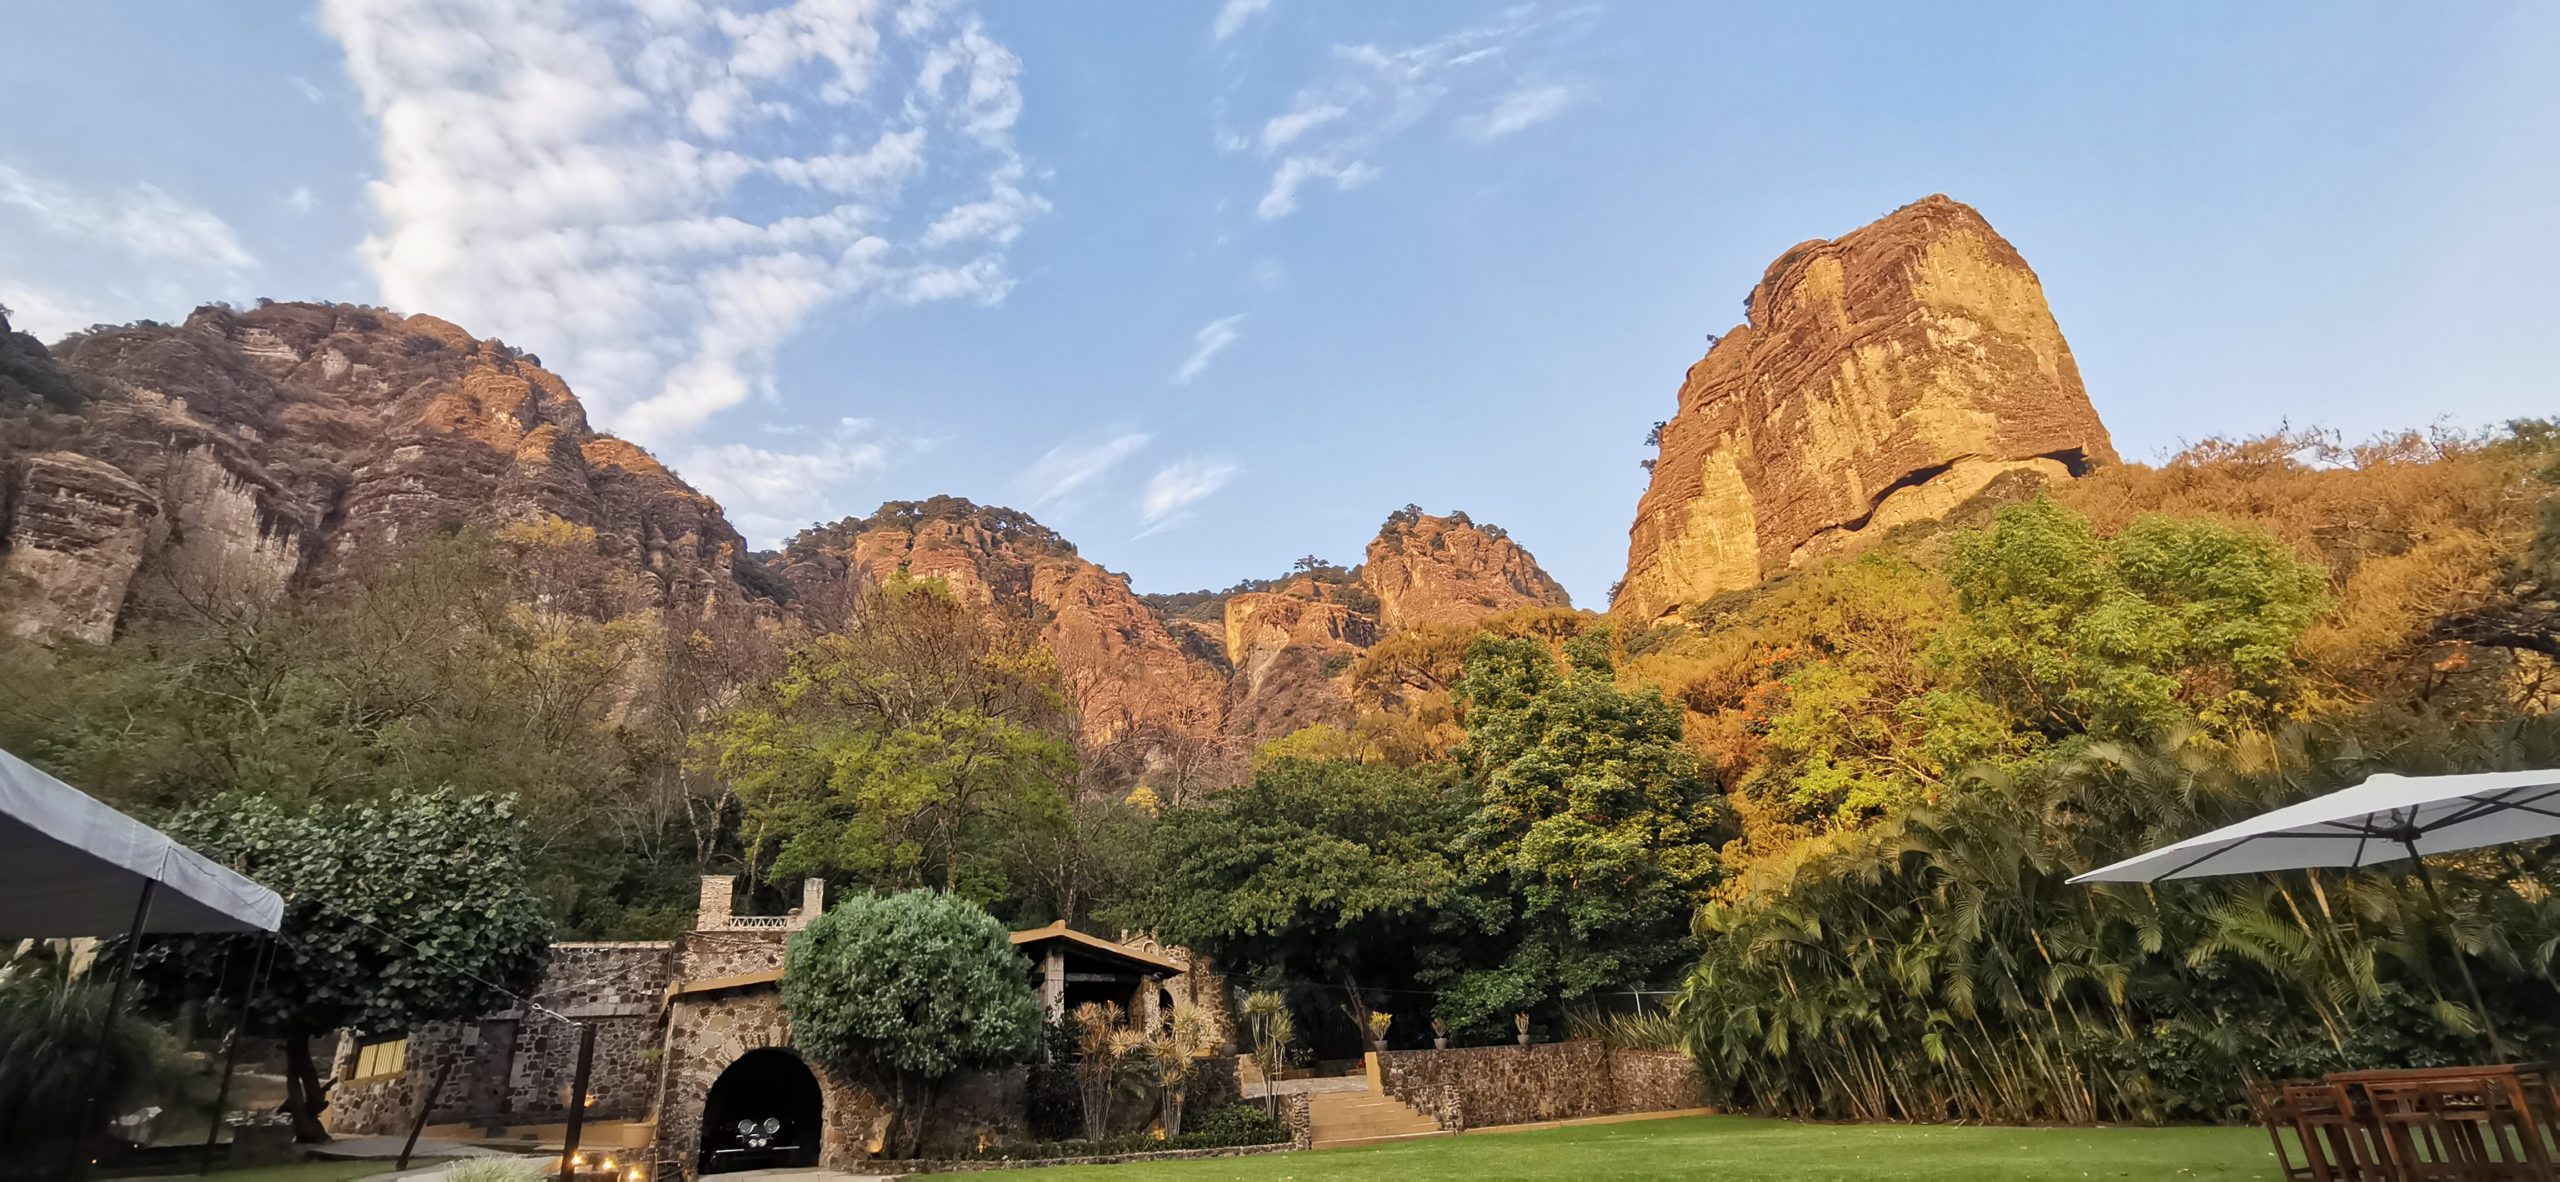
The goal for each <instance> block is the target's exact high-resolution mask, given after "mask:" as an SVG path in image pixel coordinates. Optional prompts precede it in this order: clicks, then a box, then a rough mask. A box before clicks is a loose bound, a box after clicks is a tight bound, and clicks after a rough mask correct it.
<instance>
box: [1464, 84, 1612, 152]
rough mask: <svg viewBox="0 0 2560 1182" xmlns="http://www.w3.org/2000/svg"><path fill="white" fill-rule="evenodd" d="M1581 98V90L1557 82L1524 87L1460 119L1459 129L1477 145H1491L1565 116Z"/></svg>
mask: <svg viewBox="0 0 2560 1182" xmlns="http://www.w3.org/2000/svg"><path fill="white" fill-rule="evenodd" d="M1581 97H1582V95H1581V92H1580V91H1577V90H1575V89H1574V88H1573V87H1570V86H1566V85H1564V84H1563V83H1559V82H1548V83H1542V84H1538V85H1534V86H1523V87H1521V88H1520V89H1518V90H1515V91H1512V92H1511V93H1509V94H1506V95H1504V96H1502V99H1501V101H1499V102H1496V103H1494V104H1493V106H1491V107H1489V108H1487V109H1485V110H1483V111H1479V112H1477V113H1476V114H1473V115H1469V116H1467V117H1466V118H1464V119H1461V120H1459V121H1458V130H1459V131H1460V132H1462V133H1464V134H1465V135H1466V137H1467V138H1468V139H1471V140H1474V141H1476V142H1477V143H1480V144H1481V143H1490V142H1492V141H1494V140H1498V139H1501V138H1502V137H1504V136H1506V135H1510V134H1511V133H1513V132H1516V131H1523V130H1526V129H1528V128H1532V127H1536V126H1537V125H1539V124H1541V123H1544V122H1546V121H1548V120H1550V119H1553V118H1555V117H1556V116H1558V115H1561V114H1564V111H1565V108H1567V107H1570V106H1572V105H1573V104H1574V102H1575V101H1576V100H1578V99H1580V98H1581Z"/></svg>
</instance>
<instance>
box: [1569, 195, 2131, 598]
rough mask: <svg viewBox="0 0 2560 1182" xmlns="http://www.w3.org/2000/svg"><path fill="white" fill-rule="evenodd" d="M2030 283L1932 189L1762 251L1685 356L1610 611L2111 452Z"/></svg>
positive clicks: (1719, 584) (1959, 209)
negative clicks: (1712, 338)
mask: <svg viewBox="0 0 2560 1182" xmlns="http://www.w3.org/2000/svg"><path fill="white" fill-rule="evenodd" d="M2115 458H2116V455H2115V449H2114V447H2113V445H2112V444H2110V443H2109V442H2108V439H2107V431H2106V427H2105V426H2104V425H2102V424H2101V423H2099V421H2098V415H2097V411H2096V410H2095V409H2093V408H2092V407H2091V406H2090V405H2089V397H2088V394H2087V393H2086V392H2085V391H2084V390H2082V389H2081V385H2080V370H2079V367H2078V366H2077V365H2076V364H2074V363H2073V361H2072V359H2071V347H2070V346H2069V345H2068V344H2066V343H2064V341H2063V339H2062V330H2061V328H2060V327H2059V326H2057V325H2056V324H2055V323H2054V320H2053V313H2052V311H2051V310H2050V309H2048V308H2047V307H2046V306H2045V300H2044V288H2043V286H2042V285H2041V284H2040V283H2038V281H2037V279H2036V275H2035V272H2034V271H2033V270H2031V269H2029V268H2028V266H2027V263H2026V260H2025V259H2023V258H2020V257H2019V255H2018V252H2017V250H2016V249H2015V248H2013V247H2011V246H2010V245H2009V243H2008V241H2007V240H2005V239H2003V238H2001V237H2000V235H1999V234H1998V233H1997V232H1996V231H1994V230H1993V229H1992V228H1991V225H1990V223H1988V222H1986V221H1984V220H1983V218H1982V215H1981V214H1979V213H1976V212H1974V210H1973V209H1972V208H1971V207H1969V206H1966V205H1964V204H1962V203H1960V202H1956V201H1953V200H1950V199H1948V198H1946V197H1944V196H1931V197H1926V198H1923V199H1921V200H1919V201H1916V202H1913V203H1912V204H1910V205H1907V206H1904V207H1903V208H1901V209H1899V210H1896V211H1894V212H1893V213H1892V214H1890V215H1887V216H1886V217H1884V218H1882V219H1880V220H1878V221H1876V222H1874V223H1872V224H1870V225H1868V226H1865V227H1863V228H1861V229H1858V230H1856V231H1853V232H1851V233H1849V234H1847V235H1844V236H1842V237H1841V238H1839V239H1837V240H1835V241H1828V242H1826V241H1822V240H1819V239H1816V240H1814V241H1811V242H1805V243H1802V244H1799V245H1797V246H1795V247H1793V248H1792V249H1789V250H1788V251H1787V252H1786V253H1785V254H1782V255H1780V256H1778V260H1777V261H1776V262H1775V263H1772V264H1771V265H1770V266H1769V269H1768V272H1767V273H1766V274H1765V275H1763V276H1762V277H1761V280H1760V283H1759V286H1757V287H1755V288H1753V289H1752V292H1751V299H1750V302H1749V305H1748V322H1747V323H1745V324H1743V325H1742V326H1740V327H1738V328H1735V329H1734V330H1733V331H1732V332H1730V333H1728V334H1726V335H1725V336H1724V337H1723V338H1722V339H1721V340H1719V341H1717V342H1716V343H1715V345H1714V347H1712V348H1710V349H1709V350H1708V351H1707V355H1706V357H1705V358H1704V359H1703V360H1700V361H1699V362H1698V363H1697V364H1696V365H1693V366H1691V367H1690V368H1689V374H1688V380H1687V381H1685V382H1684V383H1683V384H1682V385H1681V387H1680V399H1679V409H1678V411H1677V413H1675V414H1674V415H1673V416H1672V417H1671V419H1670V420H1669V421H1668V422H1667V423H1665V425H1664V426H1663V428H1662V440H1661V453H1660V455H1659V457H1658V458H1657V460H1656V462H1655V465H1654V469H1653V481H1652V484H1651V485H1650V486H1648V487H1647V488H1646V489H1645V493H1644V498H1643V500H1642V501H1641V502H1639V503H1638V505H1637V508H1636V520H1635V525H1634V527H1633V528H1632V529H1630V530H1629V531H1628V545H1627V574H1626V578H1625V580H1624V581H1623V582H1622V583H1621V584H1620V585H1619V588H1618V590H1617V592H1616V595H1615V597H1614V600H1613V602H1612V603H1611V609H1612V610H1613V611H1616V612H1619V613H1622V614H1625V615H1627V616H1630V617H1633V618H1636V619H1642V620H1652V619H1657V618H1660V617H1661V616H1663V615H1665V614H1668V613H1670V612H1672V611H1674V610H1676V609H1677V608H1679V607H1680V606H1681V605H1683V604H1690V603H1697V602H1699V601H1702V600H1705V599H1707V598H1709V597H1711V596H1713V595H1715V594H1716V593H1718V592H1721V591H1727V590H1732V589H1735V588H1741V587H1749V586H1752V585H1754V584H1757V583H1758V582H1760V581H1761V580H1762V579H1764V578H1767V577H1768V576H1770V575H1773V574H1776V573H1778V572H1781V571H1784V570H1787V569H1789V568H1790V567H1794V566H1797V565H1800V564H1802V563H1805V562H1808V561H1811V560H1814V559H1817V558H1821V557H1823V556H1826V555H1830V554H1835V553H1840V552H1844V551H1847V550H1850V549H1854V548H1855V547H1857V546H1858V545H1860V544H1861V543H1862V542H1864V541H1866V540H1869V539H1872V538H1874V537H1877V536H1880V535H1882V534H1883V533H1884V532H1885V531H1886V530H1888V529H1890V528H1892V527H1893V526H1895V525H1899V524H1902V523H1905V522H1911V521H1919V520H1926V519H1930V518H1934V517H1936V516H1938V515H1940V514H1943V513H1944V512H1946V511H1947V510H1948V509H1951V508H1953V507H1954V506H1956V505H1957V504H1959V503H1961V502H1963V501H1964V500H1965V499H1966V498H1967V497H1969V496H1971V495H1973V494H1974V493H1975V492H1977V491H1980V490H1981V489H1982V488H1983V487H1984V486H1985V485H1987V484H1989V483H1990V482H1991V481H1992V480H1993V479H1995V478H1997V477H1999V476H2001V475H2002V474H2003V473H2008V472H2017V471H2026V472H2032V473H2037V474H2040V475H2042V476H2044V477H2046V478H2050V479H2057V480H2059V479H2068V478H2070V477H2073V476H2077V475H2079V474H2081V473H2082V472H2085V471H2087V470H2088V469H2089V467H2090V466H2092V465H2094V464H2102V463H2112V462H2114V461H2115Z"/></svg>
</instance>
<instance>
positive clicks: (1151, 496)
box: [1138, 456, 1244, 538]
mask: <svg viewBox="0 0 2560 1182" xmlns="http://www.w3.org/2000/svg"><path fill="white" fill-rule="evenodd" d="M1242 471H1244V469H1242V468H1240V467H1238V466H1236V465H1235V464H1231V463H1228V462H1227V461H1225V460H1214V459H1204V458H1201V457H1197V456H1195V457H1192V458H1189V459H1185V460H1181V461H1178V462H1176V463H1174V464H1171V465H1169V466H1167V467H1166V468H1164V469H1163V470H1162V471H1159V472H1157V473H1156V474H1155V476H1154V477H1153V478H1151V479H1149V480H1148V481H1147V490H1146V492H1145V493H1144V494H1143V495H1141V496H1140V497H1139V498H1138V521H1139V523H1140V524H1141V525H1143V526H1145V527H1146V528H1144V529H1141V530H1139V531H1138V536H1139V537H1141V538H1143V537H1146V536H1147V535H1148V534H1154V533H1162V532H1163V531H1165V530H1168V529H1171V528H1173V527H1174V526H1177V525H1180V524H1182V523H1183V522H1185V521H1189V520H1190V519H1191V517H1192V508H1191V507H1192V506H1193V505H1196V504H1199V503H1200V502H1201V501H1203V500H1206V499H1208V497H1209V495H1210V494H1211V493H1214V492H1217V491H1218V490H1219V489H1222V488H1225V487H1226V486H1227V482H1228V481H1230V480H1233V479H1235V478H1236V474H1237V473H1239V472H1242Z"/></svg>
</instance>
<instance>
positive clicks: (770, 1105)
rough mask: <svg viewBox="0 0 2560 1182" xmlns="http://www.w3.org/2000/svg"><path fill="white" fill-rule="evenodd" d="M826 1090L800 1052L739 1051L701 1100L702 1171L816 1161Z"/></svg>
mask: <svg viewBox="0 0 2560 1182" xmlns="http://www.w3.org/2000/svg"><path fill="white" fill-rule="evenodd" d="M825 1115H826V1098H825V1092H824V1090H823V1089H821V1088H820V1087H819V1085H818V1077H817V1075H816V1074H815V1073H813V1072H811V1071H810V1070H809V1065H808V1064H806V1063H803V1062H801V1061H800V1056H798V1055H795V1054H793V1053H791V1052H790V1051H787V1050H784V1049H782V1048H780V1047H761V1048H758V1049H756V1050H752V1051H748V1052H747V1053H746V1054H744V1055H740V1056H738V1058H737V1061H735V1062H733V1063H731V1064H729V1066H728V1068H727V1069H726V1070H723V1071H722V1072H721V1073H720V1076H719V1078H717V1079H715V1080H713V1081H712V1083H711V1091H710V1094H709V1095H708V1096H706V1097H704V1099H703V1102H702V1148H701V1151H700V1153H701V1156H700V1158H699V1160H698V1161H697V1163H696V1168H697V1169H699V1170H700V1171H701V1172H702V1173H705V1174H718V1173H725V1172H728V1171H730V1170H758V1169H772V1168H781V1167H795V1166H814V1165H817V1164H818V1159H819V1147H820V1144H821V1143H822V1141H823V1140H824V1139H825V1129H826V1119H825Z"/></svg>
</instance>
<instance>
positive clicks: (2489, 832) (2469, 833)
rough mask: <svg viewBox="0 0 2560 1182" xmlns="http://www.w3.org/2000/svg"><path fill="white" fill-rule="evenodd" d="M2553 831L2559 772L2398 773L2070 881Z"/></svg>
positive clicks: (2389, 852) (2301, 861)
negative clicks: (2413, 774)
mask: <svg viewBox="0 0 2560 1182" xmlns="http://www.w3.org/2000/svg"><path fill="white" fill-rule="evenodd" d="M2553 836H2560V770H2554V771H2531V772H2479V773H2475V774H2472V775H2461V776H2398V775H2392V774H2390V773H2388V772H2386V773H2383V774H2381V775H2378V776H2374V777H2373V778H2371V779H2368V780H2366V781H2365V782H2364V783H2361V784H2358V785H2356V786H2355V787H2352V788H2341V789H2339V790H2338V791H2336V792H2332V793H2329V794H2328V795H2326V796H2315V797H2313V798H2311V799H2309V800H2306V801H2303V802H2302V803H2300V804H2292V805H2287V806H2285V807H2283V808H2280V809H2276V810H2274V811H2272V812H2267V813H2261V814H2259V815H2257V816H2255V817H2251V818H2249V819H2248V820H2246V821H2242V822H2240V823H2238V824H2236V825H2225V826H2223V827H2222V828H2220V829H2216V830H2214V831H2213V832H2211V833H2207V834H2203V835H2201V836H2197V837H2190V838H2188V839H2186V840H2185V841H2182V842H2179V843H2177V844H2176V845H2167V846H2162V847H2160V848H2159V849H2156V850H2153V851H2151V852H2150V853H2147V854H2141V855H2138V856H2136V857H2131V858H2127V859H2125V860H2124V861H2121V862H2118V863H2116V864H2114V865H2112V866H2104V867H2100V868H2099V869H2096V870H2092V871H2090V872H2089V873H2087V874H2083V875H2081V876H2079V877H2078V878H2074V879H2072V880H2071V881H2073V882H2157V881H2159V880H2161V879H2164V878H2202V877H2205V876H2207V875H2215V874H2250V873H2255V872H2257V871H2262V870H2298V869H2303V868H2305V867H2311V866H2342V867H2356V866H2371V865H2375V864H2376V863H2381V862H2390V861H2396V860H2398V859H2401V858H2406V857H2408V856H2409V855H2410V853H2411V851H2412V849H2413V848H2414V850H2415V851H2416V852H2417V853H2418V854H2421V855H2425V854H2441V853H2448V852H2451V851H2454V850H2467V849H2473V848H2475V847H2478V846H2484V845H2498V844H2501V843H2504V842H2510V841H2525V840H2528V839H2531V838H2536V837H2553Z"/></svg>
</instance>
